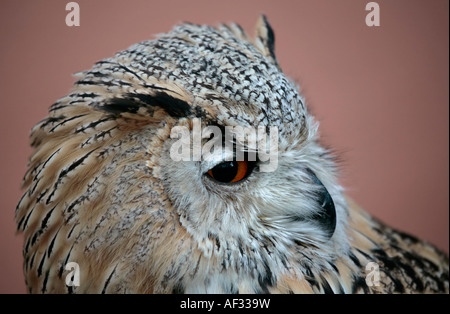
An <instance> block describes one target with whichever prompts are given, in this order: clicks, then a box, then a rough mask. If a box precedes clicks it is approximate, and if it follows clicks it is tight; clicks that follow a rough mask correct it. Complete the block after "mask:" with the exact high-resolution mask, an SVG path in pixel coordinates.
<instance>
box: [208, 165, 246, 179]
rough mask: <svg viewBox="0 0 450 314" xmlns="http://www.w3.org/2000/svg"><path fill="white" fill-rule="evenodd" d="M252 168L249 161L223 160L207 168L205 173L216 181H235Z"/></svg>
mask: <svg viewBox="0 0 450 314" xmlns="http://www.w3.org/2000/svg"><path fill="white" fill-rule="evenodd" d="M251 170H252V165H250V162H248V161H246V160H244V161H236V160H233V161H225V162H222V163H220V164H218V165H217V166H215V167H214V168H212V169H210V170H208V172H207V174H208V175H209V176H210V177H211V178H213V179H214V180H216V181H219V182H222V183H235V182H239V181H241V180H242V179H244V178H246V177H247V176H248V175H249V174H250V172H251Z"/></svg>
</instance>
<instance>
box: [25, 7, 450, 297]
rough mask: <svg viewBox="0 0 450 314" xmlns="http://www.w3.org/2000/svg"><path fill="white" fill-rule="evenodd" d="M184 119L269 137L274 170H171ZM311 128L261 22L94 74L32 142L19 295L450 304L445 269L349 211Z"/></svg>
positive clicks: (193, 33) (118, 59) (177, 37)
mask: <svg viewBox="0 0 450 314" xmlns="http://www.w3.org/2000/svg"><path fill="white" fill-rule="evenodd" d="M194 119H198V120H199V121H201V125H202V126H203V127H206V126H218V127H219V128H222V129H223V128H225V127H227V126H243V127H257V126H258V127H264V128H266V129H267V128H268V127H269V126H275V127H277V129H278V155H277V158H278V164H277V167H276V169H275V170H274V171H270V172H264V171H261V167H260V165H261V163H262V162H261V161H260V160H256V162H255V166H254V168H252V171H251V173H250V172H249V173H248V175H247V176H246V177H245V178H243V179H242V180H239V182H235V183H233V184H223V183H220V182H217V180H214V178H211V177H210V176H208V173H209V171H210V170H211V168H214V167H215V166H217V165H220V164H221V163H222V162H223V156H216V158H215V159H213V160H209V161H204V160H201V161H195V160H189V161H175V160H173V158H171V157H170V149H171V147H172V145H173V144H174V143H175V142H176V140H177V139H176V138H173V137H172V136H171V131H172V130H173V128H174V127H176V126H178V127H180V126H181V127H185V128H187V130H189V131H190V132H191V133H192V132H193V128H194V126H193V124H194ZM317 128H318V124H317V123H316V122H315V120H314V118H313V117H312V115H311V114H310V113H309V112H308V110H307V108H306V106H305V102H304V99H303V98H302V97H301V96H300V94H299V92H298V88H297V86H296V85H295V84H294V83H292V82H291V81H290V80H289V79H288V78H286V76H285V75H284V74H283V73H282V71H281V68H280V65H279V64H278V62H277V59H276V57H275V53H274V34H273V31H272V29H271V27H270V25H269V24H268V22H267V20H266V18H265V17H264V16H261V18H260V19H259V21H258V24H257V35H256V37H255V38H254V39H251V38H249V37H248V36H247V35H246V34H245V32H244V31H243V30H242V29H241V28H240V27H239V26H238V25H235V24H232V25H221V26H219V27H217V28H213V27H209V26H200V25H194V24H189V23H184V24H182V25H178V26H176V27H175V28H174V29H173V30H172V31H171V32H169V33H167V34H162V35H159V36H158V37H157V39H155V40H151V41H145V42H141V43H138V44H135V45H133V46H131V47H130V48H129V49H127V50H124V51H122V52H119V53H117V54H116V55H115V56H114V57H112V58H108V59H104V60H102V61H100V62H97V63H96V64H95V65H94V66H93V67H92V69H90V70H88V71H85V72H82V73H78V74H77V81H76V82H75V86H74V88H73V90H72V92H71V93H70V94H69V95H67V96H66V97H63V98H62V99H60V100H58V101H57V102H56V103H55V104H53V105H52V106H51V107H50V110H49V115H48V117H47V118H45V119H44V120H42V121H41V122H40V123H38V124H37V125H36V126H35V127H34V128H33V130H32V134H31V145H32V147H33V148H34V151H33V155H32V157H31V159H30V162H29V169H28V171H27V173H26V174H25V177H24V182H23V187H24V189H25V194H24V195H23V197H22V199H21V200H20V202H19V204H18V206H17V209H16V220H17V224H18V230H19V231H21V232H23V233H24V235H25V242H24V250H23V254H24V271H25V277H26V283H27V286H28V289H29V292H31V293H431V292H441V293H442V292H445V293H448V291H449V285H448V279H449V271H448V269H449V266H448V258H447V257H446V256H445V255H444V254H443V253H441V252H439V251H438V250H437V249H435V248H434V247H433V246H432V245H430V244H428V243H425V242H424V241H421V240H419V239H416V238H414V237H412V236H410V235H407V234H404V233H402V232H399V231H396V230H394V229H391V228H389V227H388V226H386V225H384V224H383V223H381V222H379V221H377V220H376V219H374V218H373V217H371V216H370V215H369V214H368V213H366V212H365V211H364V210H362V209H360V208H359V207H358V206H357V205H356V204H355V203H353V202H352V201H351V200H350V199H348V198H346V197H345V195H344V193H343V190H342V188H341V187H340V186H339V184H338V183H337V178H336V177H337V171H336V166H335V162H334V158H333V156H332V154H331V153H330V152H329V151H328V150H327V149H325V148H324V147H323V146H321V144H320V142H319V135H318V131H317ZM206 140H207V139H206V138H204V139H202V141H203V142H204V141H206ZM70 262H75V263H77V264H78V265H79V275H80V280H79V285H67V284H66V276H67V275H68V270H67V269H66V265H67V264H68V263H70ZM368 265H372V266H373V265H376V268H370V267H369V268H368ZM374 272H376V273H374ZM370 276H373V278H372V279H374V280H372V281H370V280H368V278H369V277H370ZM369 279H370V278H369Z"/></svg>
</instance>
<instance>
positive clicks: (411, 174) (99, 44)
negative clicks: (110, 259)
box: [0, 0, 449, 293]
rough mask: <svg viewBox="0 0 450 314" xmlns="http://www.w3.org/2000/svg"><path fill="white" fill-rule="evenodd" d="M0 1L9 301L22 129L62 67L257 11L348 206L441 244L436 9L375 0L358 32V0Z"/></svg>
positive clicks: (2, 268)
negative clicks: (373, 23)
mask: <svg viewBox="0 0 450 314" xmlns="http://www.w3.org/2000/svg"><path fill="white" fill-rule="evenodd" d="M67 2H69V1H61V0H59V1H57V0H46V1H41V0H39V1H37V0H36V1H23V0H20V1H18V0H1V2H0V39H1V41H0V71H1V75H0V96H1V101H0V108H1V116H0V119H1V121H0V144H1V154H0V205H1V207H0V216H1V217H0V254H1V255H0V293H22V292H25V285H24V280H23V274H22V253H21V250H22V248H21V247H22V238H21V236H17V235H15V223H14V220H13V217H14V208H15V206H16V204H17V202H18V200H19V198H20V196H21V193H22V192H21V191H20V188H19V186H20V181H21V179H22V176H23V174H24V173H25V170H26V163H27V159H28V157H29V154H30V152H31V150H30V148H29V147H28V134H29V131H30V129H31V127H32V126H33V125H34V124H35V123H36V122H38V121H39V120H41V119H42V118H43V117H44V116H45V115H46V113H47V109H48V107H49V106H50V105H51V104H52V103H53V102H54V101H56V100H57V99H58V98H60V97H62V96H64V95H65V94H66V93H68V92H69V89H70V88H71V85H72V83H73V81H74V79H73V77H72V76H71V74H72V73H75V72H77V71H81V70H84V69H88V68H90V67H91V65H92V64H93V63H94V62H96V61H98V60H100V59H102V58H105V57H109V56H111V55H113V54H114V53H115V52H116V51H119V50H122V49H125V48H127V47H128V46H130V45H131V44H133V43H135V42H139V41H142V40H146V39H150V38H153V37H152V36H153V35H154V34H157V33H161V32H167V31H169V30H170V29H171V28H172V26H173V25H174V24H176V23H179V22H181V21H190V22H194V23H199V24H211V25H217V24H218V23H220V22H230V21H236V22H238V23H240V24H241V25H242V26H243V28H244V29H246V30H247V31H248V32H249V33H250V34H253V30H254V24H255V22H256V19H257V17H258V15H259V14H260V13H265V14H266V15H267V16H268V18H269V20H270V22H271V24H272V26H273V28H274V30H275V35H276V53H277V56H278V60H279V62H280V64H281V66H282V68H283V69H284V71H285V73H286V74H287V75H288V76H290V77H291V78H293V79H294V80H296V81H297V82H298V83H299V84H300V85H301V87H302V90H303V94H304V95H305V97H306V99H307V103H308V104H309V106H310V108H311V110H312V112H313V113H314V114H315V115H316V117H317V118H318V120H320V121H321V132H322V135H323V142H324V143H325V144H328V145H331V146H332V147H333V148H335V149H336V150H337V152H338V153H339V155H340V157H341V159H342V160H343V162H342V164H341V169H342V180H341V182H342V183H343V184H344V186H346V188H347V189H348V194H349V195H351V196H352V197H353V198H354V199H355V200H356V201H357V202H358V203H360V204H361V205H362V206H363V207H365V208H366V209H367V210H368V211H369V212H370V213H372V214H373V215H375V216H377V217H378V218H380V219H381V220H383V221H385V222H388V223H389V224H390V225H392V226H395V227H397V228H400V229H402V230H404V231H407V232H410V233H413V234H415V235H417V236H419V237H421V238H424V239H427V240H429V241H430V242H432V243H434V244H435V245H437V246H438V247H439V248H441V249H443V250H444V251H446V252H448V249H449V227H448V226H449V87H448V86H449V2H448V0H433V1H427V0H420V1H419V0H417V1H414V0H395V1H392V0H389V1H385V0H380V1H377V2H378V3H379V5H380V8H381V26H380V27H372V28H370V27H367V26H366V24H365V16H366V14H367V12H366V11H365V5H366V3H368V2H369V1H362V0H345V1H334V0H327V1H325V0H302V1H300V0H299V1H243V0H239V1H234V0H227V1H173V0H165V1H158V2H152V1H138V0H132V1H117V0H108V1H98V0H97V1H87V0H79V1H77V2H78V3H79V5H80V8H81V19H80V22H81V26H80V27H68V26H66V24H65V17H66V14H67V12H66V11H65V5H66V3H67Z"/></svg>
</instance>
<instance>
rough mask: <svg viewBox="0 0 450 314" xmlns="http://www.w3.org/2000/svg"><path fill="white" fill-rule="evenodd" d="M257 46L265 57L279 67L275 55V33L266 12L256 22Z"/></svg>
mask: <svg viewBox="0 0 450 314" xmlns="http://www.w3.org/2000/svg"><path fill="white" fill-rule="evenodd" d="M255 46H256V48H258V50H260V51H261V53H262V54H263V55H264V56H265V57H267V58H268V59H269V60H270V61H271V62H272V63H273V64H275V65H276V66H277V67H279V65H278V61H277V58H276V57H275V34H274V32H273V29H272V27H271V26H270V24H269V21H268V20H267V18H266V16H265V15H264V14H261V15H260V16H259V18H258V21H257V23H256V38H255Z"/></svg>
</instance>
